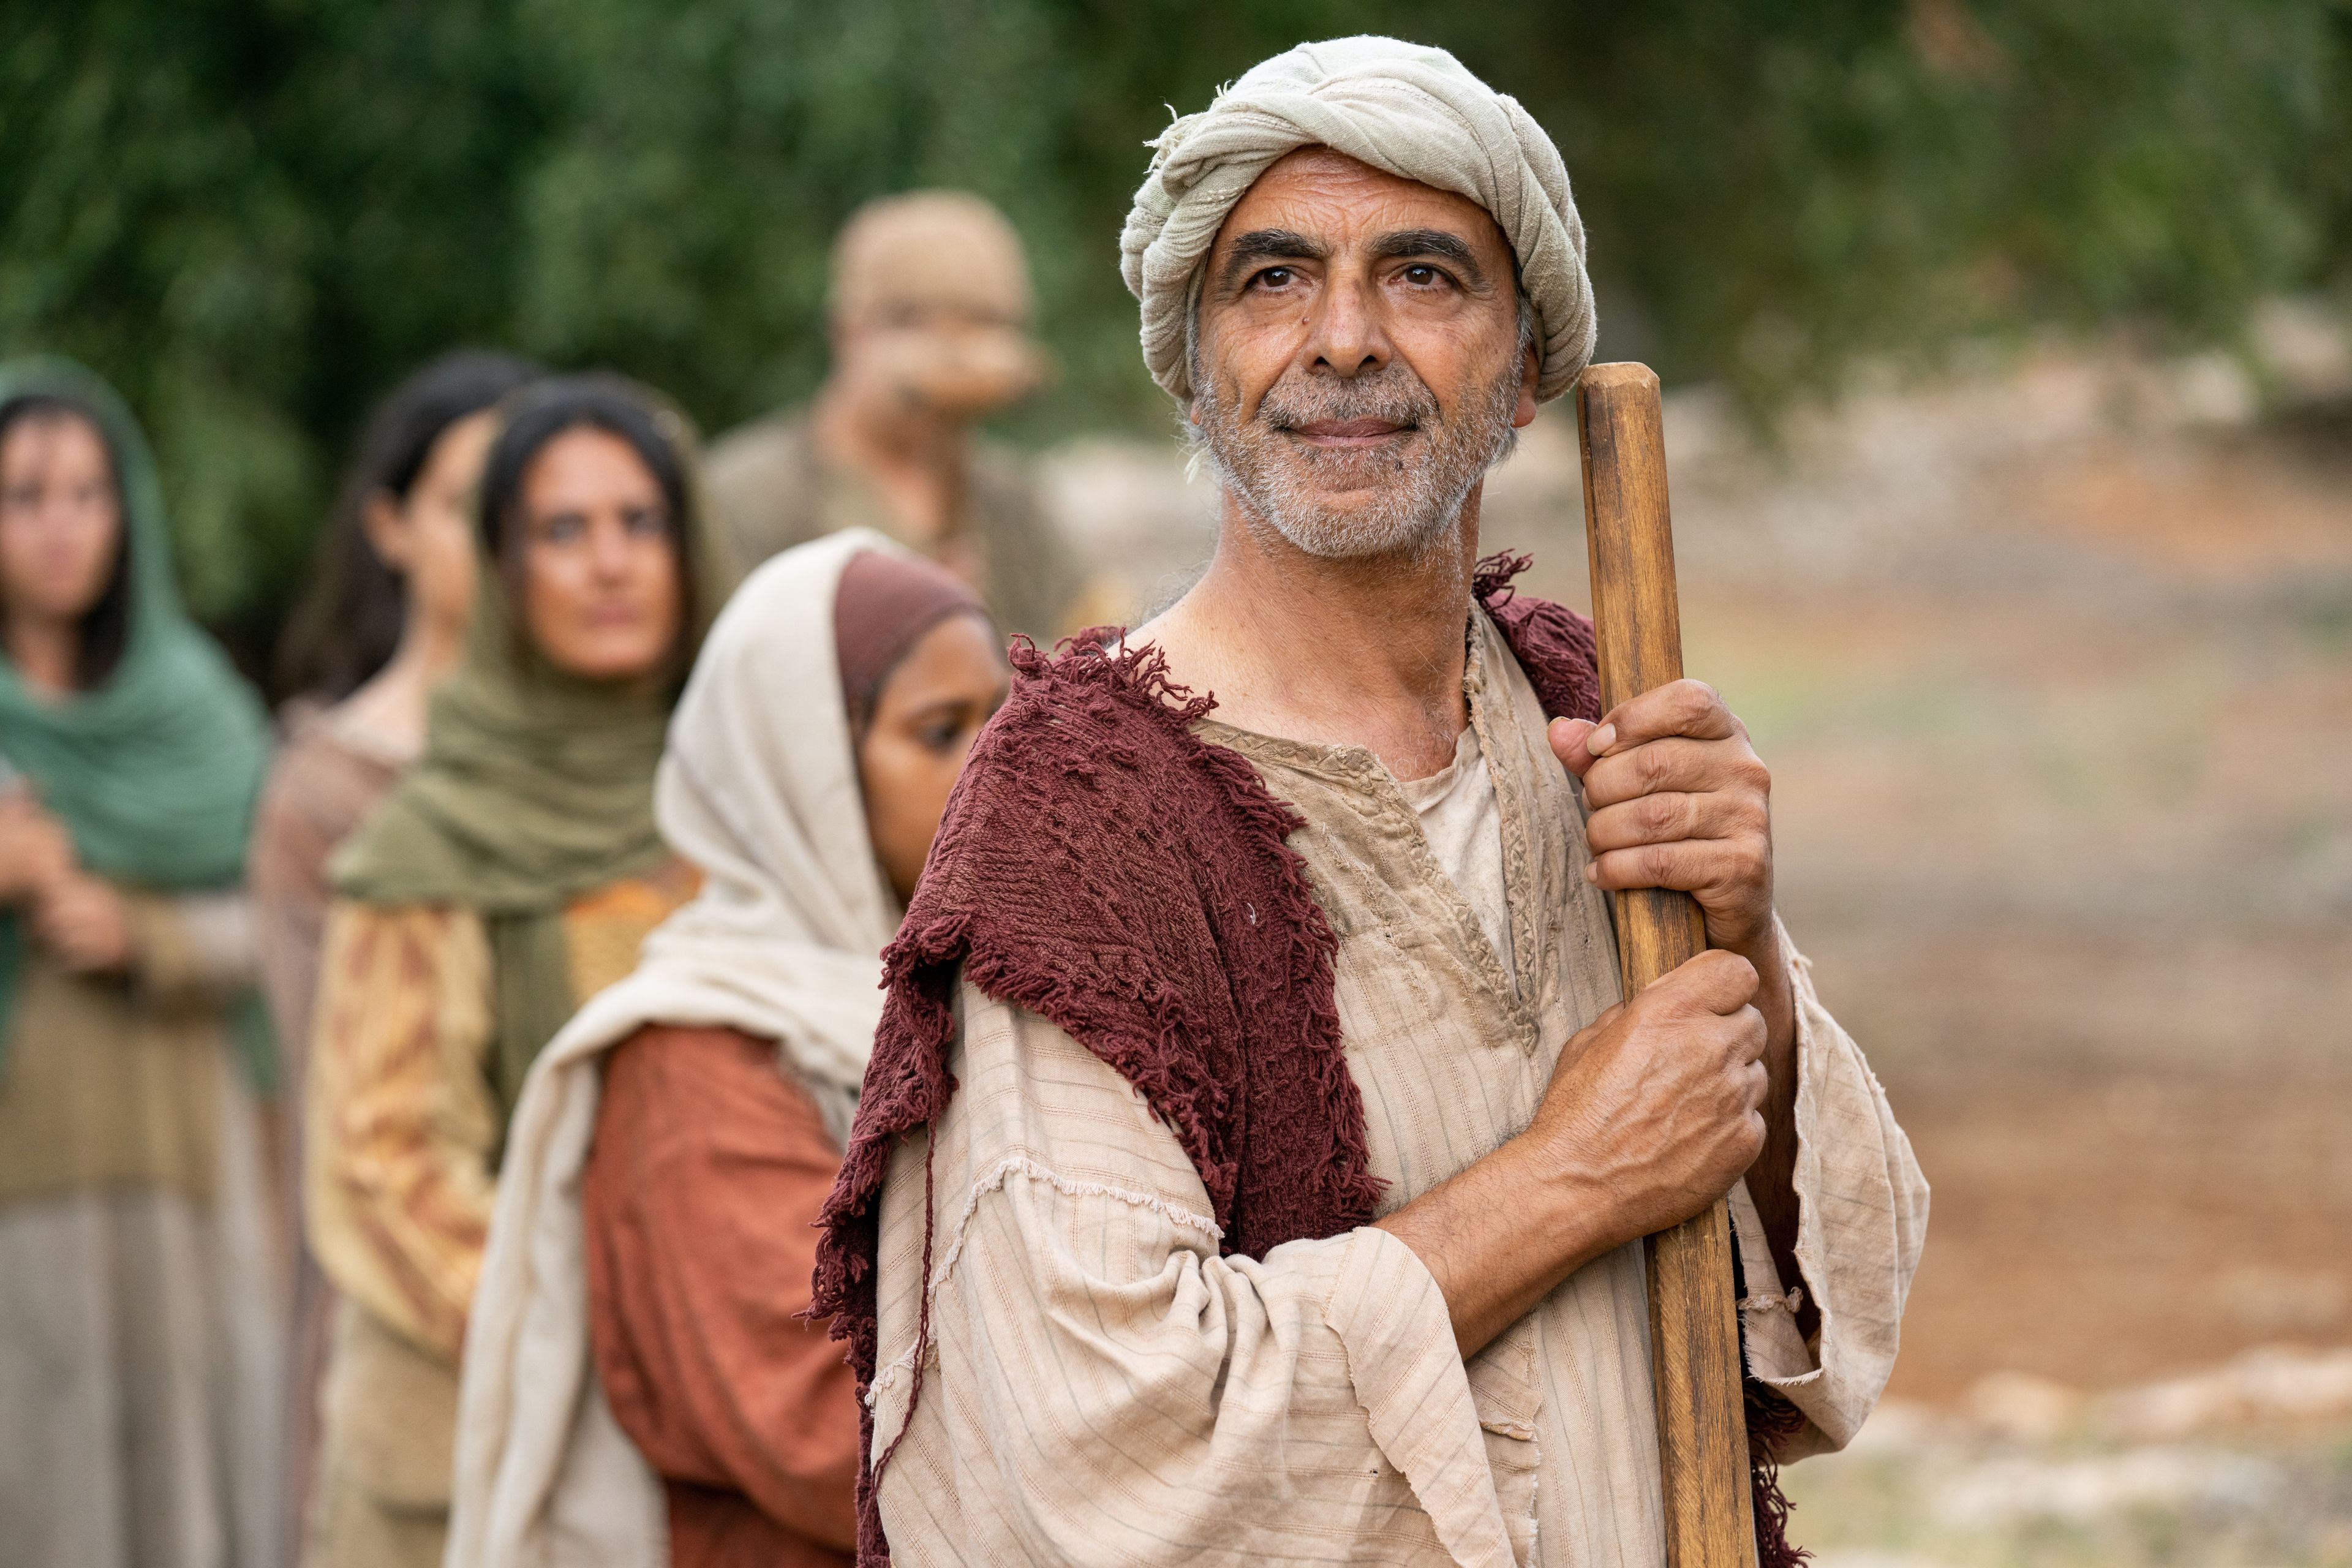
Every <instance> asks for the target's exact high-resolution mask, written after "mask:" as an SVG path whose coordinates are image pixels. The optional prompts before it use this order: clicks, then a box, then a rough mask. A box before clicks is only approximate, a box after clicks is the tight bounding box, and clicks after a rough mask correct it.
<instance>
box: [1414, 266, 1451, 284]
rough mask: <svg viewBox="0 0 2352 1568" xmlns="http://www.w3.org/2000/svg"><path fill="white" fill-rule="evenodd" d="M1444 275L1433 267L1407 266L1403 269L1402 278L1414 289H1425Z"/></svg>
mask: <svg viewBox="0 0 2352 1568" xmlns="http://www.w3.org/2000/svg"><path fill="white" fill-rule="evenodd" d="M1444 276H1445V274H1444V273H1443V272H1440V271H1439V270H1438V269H1437V268H1434V267H1408V268H1405V269H1404V280H1405V281H1406V282H1408V283H1410V284H1412V286H1413V287H1414V288H1416V289H1426V288H1428V287H1429V286H1430V285H1431V284H1433V283H1436V282H1438V281H1440V280H1442V279H1444Z"/></svg>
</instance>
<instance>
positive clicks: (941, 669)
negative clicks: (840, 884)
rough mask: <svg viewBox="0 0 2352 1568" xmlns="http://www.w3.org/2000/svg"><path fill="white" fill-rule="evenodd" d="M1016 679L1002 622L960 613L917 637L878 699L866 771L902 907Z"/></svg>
mask: <svg viewBox="0 0 2352 1568" xmlns="http://www.w3.org/2000/svg"><path fill="white" fill-rule="evenodd" d="M1012 681H1013V671H1012V669H1011V668H1010V667H1008V666H1007V665H1006V663H1005V661H1004V650H1003V647H1001V646H1000V645H999V643H998V640H997V636H996V630H995V628H994V627H993V626H990V625H989V623H988V620H987V618H986V617H985V616H978V615H972V614H970V613H960V614H957V615H952V616H949V617H948V618H947V619H945V620H943V621H941V622H940V624H939V625H937V626H933V627H932V628H931V629H930V630H929V631H927V632H925V633H924V634H923V635H922V636H921V637H919V638H918V639H916V642H915V646H914V647H911V648H908V650H907V656H906V658H902V659H900V660H899V661H898V668H896V669H893V670H892V671H891V672H890V676H889V679H887V680H885V681H884V682H883V683H882V689H881V691H880V692H879V693H878V694H877V696H876V698H875V700H874V720H873V722H872V723H871V724H869V725H868V726H867V727H866V737H865V739H864V740H862V741H860V742H858V746H857V775H858V779H859V782H860V783H861V784H863V785H864V786H865V793H866V831H867V832H868V833H870V834H871V835H872V836H873V839H874V858H876V859H877V861H879V862H880V863H881V866H882V874H883V875H884V876H885V877H887V878H888V879H889V881H890V887H891V889H892V890H893V891H894V892H896V893H897V894H898V901H899V903H900V904H902V905H903V904H905V903H906V902H907V901H908V900H909V899H911V898H913V897H914V894H915V879H917V878H918V877H919V876H921V875H922V872H923V862H924V861H926V860H928V859H929V858H930V853H931V840H932V839H933V838H934V837H937V836H938V834H939V831H940V816H941V815H943V814H944V813H945V812H946V810H947V808H948V791H949V790H950V789H952V788H954V787H955V781H956V775H957V774H958V773H961V772H963V763H964V758H966V757H967V756H969V755H971V743H972V742H973V741H975V740H977V739H978V738H979V736H980V731H981V726H982V725H983V724H986V723H987V722H988V721H989V719H990V717H991V716H992V715H993V714H994V713H995V711H996V710H998V709H999V708H1001V707H1003V705H1004V698H1005V694H1006V692H1007V691H1008V690H1010V689H1011V687H1012Z"/></svg>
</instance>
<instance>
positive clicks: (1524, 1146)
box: [1489, 1130, 1642, 1284]
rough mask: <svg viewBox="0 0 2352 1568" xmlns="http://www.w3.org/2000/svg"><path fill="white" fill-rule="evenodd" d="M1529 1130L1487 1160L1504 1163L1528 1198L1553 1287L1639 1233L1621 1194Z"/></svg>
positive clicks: (1575, 1155) (1571, 1153)
mask: <svg viewBox="0 0 2352 1568" xmlns="http://www.w3.org/2000/svg"><path fill="white" fill-rule="evenodd" d="M1558 1142H1559V1140H1557V1139H1548V1138H1545V1137H1544V1136H1543V1135H1542V1134H1540V1133H1538V1132H1536V1131H1533V1130H1530V1131H1526V1132H1522V1133H1520V1134H1519V1135H1518V1136H1517V1138H1514V1139H1512V1140H1511V1141H1510V1142H1507V1143H1505V1144H1504V1145H1503V1146H1502V1147H1501V1148H1499V1149H1497V1150H1496V1151H1495V1152H1494V1153H1493V1154H1492V1155H1490V1156H1489V1158H1490V1159H1494V1160H1497V1161H1508V1162H1509V1163H1510V1165H1511V1174H1512V1178H1513V1181H1514V1184H1515V1186H1516V1187H1517V1190H1519V1191H1523V1192H1526V1193H1528V1194H1530V1195H1531V1196H1532V1197H1533V1199H1534V1202H1533V1204H1532V1205H1530V1206H1531V1207H1532V1208H1533V1210H1534V1213H1533V1214H1532V1215H1530V1216H1529V1217H1530V1219H1531V1220H1532V1222H1533V1228H1534V1230H1535V1233H1536V1234H1537V1235H1539V1236H1541V1237H1544V1238H1545V1240H1546V1242H1547V1244H1548V1246H1547V1250H1548V1251H1549V1252H1550V1253H1551V1254H1552V1256H1553V1258H1554V1259H1555V1260H1556V1263H1557V1268H1556V1269H1555V1271H1554V1274H1553V1278H1552V1283H1554V1284H1556V1283H1558V1282H1559V1280H1561V1279H1566V1278H1568V1276H1570V1274H1573V1273H1575V1272H1576V1271H1577V1270H1578V1269H1579V1268H1583V1267H1584V1266H1585V1265H1586V1264H1588V1263H1590V1262H1591V1261H1592V1260H1593V1259H1594V1258H1599V1257H1601V1256H1602V1255H1603V1254H1605V1253H1609V1252H1613V1251H1615V1250H1616V1249H1617V1248H1618V1247H1622V1246H1623V1245H1624V1244H1625V1243H1626V1242H1628V1241H1631V1240H1633V1239H1634V1238H1635V1237H1639V1236H1640V1235H1641V1234H1642V1231H1641V1229H1640V1227H1639V1226H1638V1225H1637V1224H1635V1222H1634V1221H1633V1217H1632V1215H1631V1212H1630V1211H1629V1209H1628V1208H1627V1205H1626V1204H1625V1202H1624V1194H1622V1193H1619V1192H1617V1191H1615V1190H1614V1189H1613V1188H1612V1186H1611V1184H1609V1183H1607V1182H1604V1181H1602V1180H1601V1179H1600V1178H1599V1177H1597V1176H1596V1175H1594V1174H1593V1173H1591V1171H1590V1170H1589V1169H1588V1168H1587V1167H1586V1166H1585V1164H1584V1163H1583V1162H1582V1161H1581V1160H1580V1159H1579V1157H1578V1152H1577V1151H1576V1150H1574V1149H1573V1148H1567V1149H1563V1148H1559V1147H1557V1146H1556V1145H1557V1144H1558Z"/></svg>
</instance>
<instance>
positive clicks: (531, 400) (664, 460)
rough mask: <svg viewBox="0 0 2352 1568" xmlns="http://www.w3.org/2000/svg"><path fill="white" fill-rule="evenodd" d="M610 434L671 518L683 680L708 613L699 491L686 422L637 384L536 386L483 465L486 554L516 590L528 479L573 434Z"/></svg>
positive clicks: (597, 380)
mask: <svg viewBox="0 0 2352 1568" xmlns="http://www.w3.org/2000/svg"><path fill="white" fill-rule="evenodd" d="M583 428H586V429H593V430H603V431H604V432H606V433H608V434H610V435H614V436H617V437H620V438H621V439H622V440H624V441H625V442H627V443H628V444H629V449H630V450H631V451H633V452H635V454H636V455H637V460H638V461H639V462H641V463H643V464H645V466H646V472H647V473H648V474H651V475H652V476H653V479H654V483H655V485H656V486H657V487H658V488H659V489H660V490H661V493H662V509H663V510H664V511H665V512H667V514H668V528H669V543H670V549H671V551H672V552H673V553H674V554H675V555H676V557H677V576H678V600H679V605H680V608H681V611H682V614H681V616H680V617H679V621H678V637H677V647H675V648H674V649H673V650H672V657H671V665H672V667H673V668H672V670H671V673H673V674H675V675H677V676H680V677H683V676H684V675H685V673H686V667H687V665H688V663H690V662H691V658H692V650H693V642H694V630H693V628H694V627H695V626H698V624H699V619H698V615H699V611H700V608H701V606H700V605H699V604H698V595H697V592H696V582H697V569H698V567H699V566H700V564H701V563H700V562H699V561H698V560H697V559H696V554H695V552H696V549H697V545H696V542H695V515H694V504H695V502H694V486H693V483H692V482H691V480H689V479H688V475H687V469H686V465H687V463H688V460H689V459H688V458H687V456H686V454H685V449H684V448H685V447H686V440H685V435H686V432H685V428H684V422H683V421H682V420H681V419H680V418H679V416H677V414H676V413H674V412H672V411H671V410H669V409H667V408H665V407H660V406H658V405H656V404H655V403H654V402H653V401H652V399H651V398H650V397H648V396H647V395H646V394H645V393H644V392H642V391H641V390H639V389H638V388H637V387H636V386H635V385H634V384H631V383H629V382H627V381H625V380H623V379H622V378H621V377H619V376H616V375H604V374H588V375H567V376H559V377H557V378H555V379H553V380H551V381H545V382H541V383H540V384H538V385H536V386H533V387H532V388H530V390H529V391H528V392H525V393H523V394H522V395H520V396H519V397H517V398H516V399H515V400H514V401H513V403H512V404H511V405H509V412H508V415H507V422H506V427H505V428H504V429H502V430H500V431H499V438H498V439H497V440H496V441H495V442H493V443H491V446H490V455H489V457H488V459H487V460H486V461H485V462H484V463H483V465H482V510H481V517H480V524H481V531H482V532H481V538H482V547H483V549H485V550H486V551H488V552H489V555H490V558H491V560H493V561H495V562H497V563H498V564H499V574H500V575H501V576H503V577H505V578H506V579H507V581H508V583H509V585H512V584H514V582H515V581H516V574H517V573H518V572H519V571H520V565H521V559H522V558H521V553H520V552H519V551H518V552H509V549H508V548H507V547H508V546H509V544H510V543H512V542H513V539H512V534H513V532H514V531H515V525H516V524H517V523H518V522H519V521H520V518H521V515H522V486H523V479H524V476H526V475H527V474H529V473H530V465H531V463H532V461H533V459H535V458H538V456H539V454H540V451H541V448H542V447H545V446H546V445H547V444H548V443H549V442H550V441H552V440H553V439H555V437H558V436H561V435H562V434H563V433H564V432H565V431H567V430H578V429H583Z"/></svg>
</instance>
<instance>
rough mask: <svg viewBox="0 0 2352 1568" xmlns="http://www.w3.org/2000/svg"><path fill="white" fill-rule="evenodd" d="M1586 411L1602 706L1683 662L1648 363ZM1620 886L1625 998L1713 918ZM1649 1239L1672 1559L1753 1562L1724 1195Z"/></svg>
mask: <svg viewBox="0 0 2352 1568" xmlns="http://www.w3.org/2000/svg"><path fill="white" fill-rule="evenodd" d="M1576 422H1577V429H1578V432H1579V434H1580V437H1581V439H1582V444H1583V448H1584V535H1585V540H1586V542H1587V543H1588V545H1589V546H1590V548H1591V557H1592V622H1593V630H1594V633H1595V635H1596V637H1597V640H1598V642H1599V644H1600V655H1601V711H1602V712H1603V713H1606V712H1608V711H1609V710H1611V709H1612V708H1614V707H1616V706H1617V705H1618V704H1619V703H1621V702H1623V701H1624V700H1627V699H1628V698H1632V697H1638V696H1640V695H1641V694H1642V693H1643V692H1644V691H1647V690H1649V689H1651V688H1653V687H1657V686H1664V685H1665V684H1666V683H1667V682H1668V681H1672V680H1679V679H1682V674H1683V636H1682V612H1681V608H1680V606H1679V605H1678V604H1677V602H1676V599H1675V540H1674V528H1673V524H1672V522H1671V521H1670V520H1669V518H1668V516H1667V512H1666V443H1665V431H1664V423H1663V421H1662V419H1661V417H1660V413H1659V405H1658V378H1657V375H1656V374H1655V373H1654V372H1653V371H1652V370H1651V369H1650V367H1649V366H1647V365H1643V364H1596V365H1593V366H1591V368H1590V369H1588V370H1586V371H1585V373H1584V376H1583V379H1582V380H1580V381H1579V382H1578V383H1577V385H1576ZM1615 898H1616V901H1617V959H1618V968H1619V974H1620V978H1621V979H1622V981H1623V983H1624V988H1625V994H1626V996H1627V997H1628V998H1629V999H1630V998H1631V997H1632V996H1633V994H1635V993H1636V992H1638V991H1640V990H1641V989H1642V988H1643V986H1645V985H1647V984H1650V982H1652V981H1654V980H1655V979H1657V978H1658V977H1659V976H1660V975H1662V974H1664V973H1666V972H1667V971H1668V970H1671V969H1673V968H1674V967H1675V966H1676V965H1677V964H1680V963H1683V962H1685V960H1687V959H1691V958H1694V957H1696V956H1697V955H1698V953H1699V952H1701V951H1702V950H1703V949H1704V948H1705V947H1706V923H1705V921H1704V920H1703V919H1702V918H1701V916H1700V914H1699V909H1698V905H1697V904H1696V902H1695V901H1694V900H1692V899H1691V897H1690V895H1689V894H1687V893H1675V892H1668V891H1666V890H1665V889H1659V888H1645V889H1633V890H1630V891H1626V892H1621V893H1618V894H1616V895H1615ZM1647 1251H1648V1254H1649V1266H1650V1267H1649V1273H1650V1371H1651V1375H1652V1378H1653V1381H1654V1383H1655V1384H1656V1386H1657V1399H1658V1461H1659V1468H1660V1470H1661V1472H1662V1474H1663V1476H1664V1492H1665V1505H1666V1564H1667V1568H1753V1564H1754V1563H1755V1562H1756V1525H1755V1520H1754V1518H1753V1516H1752V1509H1751V1506H1750V1503H1749V1500H1748V1426H1747V1421H1746V1415H1745V1407H1744V1405H1743V1403H1742V1399H1741V1394H1740V1366H1739V1306H1738V1300H1737V1299H1736V1298H1735V1297H1734V1295H1733V1293H1732V1284H1731V1205H1730V1203H1729V1201H1728V1200H1727V1199H1721V1198H1718V1199H1717V1200H1716V1202H1715V1204H1714V1205H1713V1206H1712V1207H1710V1208H1708V1209H1706V1211H1705V1212H1704V1213H1701V1214H1698V1215H1694V1216H1692V1217H1691V1218H1689V1219H1686V1220H1685V1221H1684V1222H1683V1223H1682V1224H1680V1225H1678V1226H1675V1227H1674V1228H1672V1229H1671V1230H1662V1231H1660V1232H1659V1233H1658V1234H1657V1235H1655V1236H1654V1237H1650V1239H1649V1244H1648V1247H1647Z"/></svg>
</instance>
